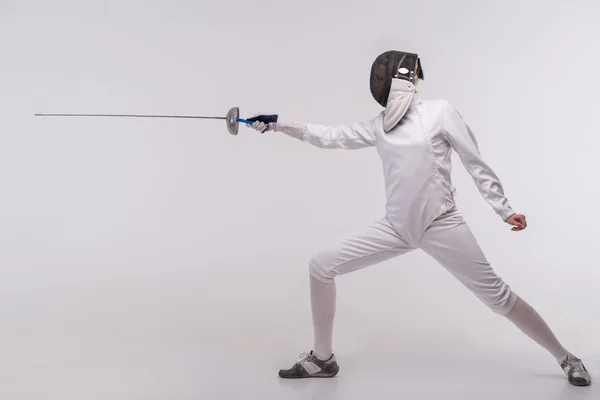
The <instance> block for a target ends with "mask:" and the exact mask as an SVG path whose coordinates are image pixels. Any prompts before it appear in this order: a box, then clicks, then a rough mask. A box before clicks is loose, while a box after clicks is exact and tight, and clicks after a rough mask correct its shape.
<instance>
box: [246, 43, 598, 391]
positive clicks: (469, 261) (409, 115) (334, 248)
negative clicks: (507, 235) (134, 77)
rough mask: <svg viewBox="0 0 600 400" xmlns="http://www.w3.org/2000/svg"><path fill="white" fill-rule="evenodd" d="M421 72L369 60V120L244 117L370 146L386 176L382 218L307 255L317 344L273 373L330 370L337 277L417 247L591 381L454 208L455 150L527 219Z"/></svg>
mask: <svg viewBox="0 0 600 400" xmlns="http://www.w3.org/2000/svg"><path fill="white" fill-rule="evenodd" d="M423 79H424V75H423V69H422V66H421V60H420V58H419V56H418V55H417V54H413V53H406V52H401V51H387V52H385V53H383V54H381V55H379V56H378V57H377V58H376V60H375V61H374V62H373V64H372V67H371V74H370V89H371V94H372V95H373V97H374V98H375V100H376V101H377V102H378V103H379V104H380V105H381V106H382V107H384V110H383V111H382V112H381V113H380V114H379V115H377V116H375V117H374V118H372V119H370V120H367V121H363V122H358V123H353V124H348V125H343V126H338V127H329V126H324V125H317V124H312V123H303V122H287V121H281V120H280V118H279V117H278V116H277V115H256V116H254V117H252V118H249V120H250V121H251V122H253V123H252V125H249V126H251V127H252V128H254V129H255V130H257V131H259V132H266V131H274V132H281V133H283V134H286V135H289V136H291V137H293V138H296V139H298V140H300V141H303V142H307V143H309V144H311V145H314V146H317V147H320V148H323V149H360V148H365V147H376V149H377V152H378V154H379V157H380V158H381V162H382V164H383V172H384V180H385V193H386V205H385V215H384V216H383V218H381V219H380V220H378V221H375V222H373V223H372V224H371V225H369V226H366V227H364V228H363V229H362V230H359V231H358V232H355V233H353V234H351V235H349V236H347V237H344V238H342V239H341V240H339V242H337V243H335V244H333V245H331V246H329V247H326V248H324V249H323V250H322V251H320V252H318V253H317V254H316V255H315V256H314V257H312V259H311V260H310V262H309V271H310V278H309V279H310V296H311V306H312V315H313V324H314V346H313V348H312V350H311V351H309V352H308V353H303V354H302V355H301V356H300V359H299V360H298V361H297V362H296V363H295V364H293V366H292V367H291V368H289V369H282V370H280V371H279V376H280V377H282V378H310V377H333V376H335V375H336V374H337V373H338V371H339V366H338V363H337V361H336V357H335V355H334V353H333V345H332V332H333V324H334V316H335V309H336V283H335V279H336V277H337V276H338V275H343V274H347V273H349V272H353V271H356V270H359V269H362V268H365V267H368V266H371V265H374V264H377V263H380V262H382V261H385V260H389V259H391V258H393V257H397V256H399V255H402V254H405V253H407V252H410V251H412V250H415V249H421V250H423V251H424V252H425V253H427V254H428V255H430V256H431V257H433V258H434V259H435V260H436V261H437V262H438V263H439V264H440V265H442V266H443V267H444V268H446V269H447V270H448V271H449V272H450V273H451V274H452V275H453V276H454V277H456V279H458V280H459V281H460V282H461V283H462V284H463V285H464V286H465V287H466V288H467V289H468V290H470V291H471V292H472V293H473V294H474V295H475V296H476V297H477V298H479V299H480V300H481V301H482V302H483V303H484V304H486V305H487V306H488V307H489V308H490V309H491V310H493V311H494V312H496V313H498V314H499V315H502V316H505V317H506V318H507V319H508V320H510V321H511V322H512V323H514V324H515V325H516V326H517V327H518V328H519V329H520V330H521V331H522V332H523V333H525V334H526V335H527V336H529V337H530V338H531V339H533V340H534V341H535V342H537V343H538V344H539V345H541V346H542V347H543V348H544V349H546V350H547V351H548V352H550V353H551V354H552V355H553V356H554V357H555V358H556V360H557V361H558V364H559V365H560V366H561V368H562V369H563V371H564V372H565V374H566V376H567V377H568V381H569V382H570V383H571V384H573V385H577V386H584V385H589V384H590V383H591V378H590V374H589V372H588V371H587V370H586V368H585V366H584V364H583V363H582V361H581V359H579V358H577V357H575V355H573V354H572V353H570V352H569V351H568V350H567V349H565V348H564V347H563V346H562V344H561V343H560V342H559V341H558V339H557V338H556V336H555V335H554V333H553V332H552V331H551V329H550V328H549V327H548V325H547V324H546V323H545V322H544V320H543V319H542V317H541V316H540V315H539V314H538V313H537V312H536V311H535V310H534V309H533V308H532V307H531V306H530V305H529V304H528V303H527V302H526V301H525V300H523V299H522V298H521V297H519V296H518V295H517V294H516V293H515V292H513V291H512V290H511V288H510V286H509V285H508V284H507V283H506V282H504V280H503V279H502V278H501V277H500V276H499V275H498V274H497V273H496V272H495V271H494V269H493V268H492V267H491V265H490V263H489V262H488V260H487V259H486V257H485V255H484V253H483V252H482V250H481V248H480V246H479V245H478V243H477V241H476V239H475V237H474V236H473V234H472V232H471V230H470V229H469V227H468V226H467V224H466V223H465V221H464V219H463V217H462V215H461V213H460V211H459V210H458V209H457V207H456V205H455V202H454V188H453V187H452V179H451V174H450V172H451V167H452V166H451V153H452V151H455V152H456V153H457V154H458V156H459V157H460V160H461V162H462V164H463V165H464V167H465V168H466V170H467V171H468V173H469V174H470V175H471V177H472V178H473V181H474V182H475V184H476V186H477V188H478V190H479V192H480V193H481V195H482V196H483V198H484V199H485V200H486V201H487V202H488V203H489V204H490V205H491V207H492V208H493V210H494V211H495V213H496V214H497V215H498V216H499V218H500V219H501V220H502V221H503V222H505V223H507V224H509V225H511V226H512V230H513V231H522V230H524V229H526V228H527V220H526V217H525V216H524V215H522V214H518V213H515V212H514V211H513V209H512V208H511V206H510V204H509V201H508V200H507V198H506V196H505V194H504V190H503V187H502V184H501V183H500V180H499V179H498V177H497V176H496V174H495V173H494V172H493V171H492V169H491V168H490V167H489V165H488V164H487V163H486V162H485V161H484V160H483V158H482V156H481V154H480V151H479V148H478V144H477V140H476V138H475V136H474V134H473V132H472V131H471V129H470V128H469V127H468V125H467V124H466V123H465V121H464V120H463V118H462V116H461V115H460V114H459V112H458V111H457V110H456V109H455V108H454V107H453V106H452V105H451V104H450V103H449V102H447V101H444V100H423V99H421V98H420V96H419V95H418V93H417V85H418V84H419V83H420V82H421V81H422V80H423Z"/></svg>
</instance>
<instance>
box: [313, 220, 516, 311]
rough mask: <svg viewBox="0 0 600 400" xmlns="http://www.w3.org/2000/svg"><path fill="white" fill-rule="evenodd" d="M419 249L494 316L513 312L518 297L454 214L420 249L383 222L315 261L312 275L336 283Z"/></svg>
mask: <svg viewBox="0 0 600 400" xmlns="http://www.w3.org/2000/svg"><path fill="white" fill-rule="evenodd" d="M417 248H420V249H422V250H423V251H424V252H425V253H427V254H429V255H430V256H431V257H433V258H434V259H435V260H436V261H437V262H439V263H440V264H441V265H442V266H443V267H444V268H446V269H447V270H448V271H449V272H450V273H451V274H452V275H454V276H455V277H456V278H457V279H458V280H459V281H460V282H461V283H462V284H463V285H464V286H466V287H467V288H468V289H469V290H470V291H471V292H472V293H473V294H474V295H475V296H477V297H478V298H479V299H480V300H481V301H483V303H485V304H486V305H487V306H488V307H490V308H491V309H492V310H493V311H494V312H496V313H498V314H500V315H506V314H507V313H508V312H509V311H510V310H511V309H512V308H513V307H514V305H515V303H516V301H517V295H516V294H515V293H513V292H512V290H511V288H510V287H509V286H508V285H507V284H506V283H505V282H504V281H503V280H502V279H501V278H500V277H499V276H498V275H496V273H495V272H494V270H493V269H492V267H491V266H490V263H489V262H488V261H487V260H486V258H485V255H484V254H483V252H482V251H481V248H480V247H479V245H478V243H477V241H476V239H475V237H474V236H473V234H472V233H471V230H470V229H469V227H468V226H467V224H466V222H465V221H464V219H463V217H462V215H461V214H460V212H459V211H458V210H457V209H456V208H454V209H452V210H450V211H449V212H447V213H445V214H443V215H441V216H440V217H438V218H437V219H436V220H435V221H434V222H433V223H432V224H431V225H430V226H429V227H428V228H427V230H426V231H425V233H424V234H423V236H422V238H421V241H420V242H419V244H418V246H417V245H412V244H410V243H408V242H407V241H406V240H404V239H403V238H402V237H401V236H400V235H399V234H398V233H397V232H396V231H395V230H394V229H393V228H392V224H391V223H390V222H389V220H388V219H387V218H382V219H381V220H379V221H377V222H375V223H373V224H372V225H370V226H367V227H365V228H363V229H362V230H360V231H358V232H356V233H355V234H353V235H350V236H347V237H345V238H343V239H342V240H340V241H339V242H338V243H337V244H335V245H333V246H330V247H329V248H327V249H325V250H324V251H321V252H320V253H318V254H317V255H315V256H314V257H313V258H312V259H311V261H310V274H311V276H312V277H314V278H315V279H317V280H318V281H320V282H323V283H332V282H333V281H334V279H335V277H336V276H337V275H343V274H347V273H349V272H353V271H356V270H359V269H362V268H366V267H368V266H371V265H374V264H378V263H380V262H382V261H386V260H389V259H391V258H393V257H396V256H399V255H402V254H406V253H408V252H410V251H412V250H416V249H417Z"/></svg>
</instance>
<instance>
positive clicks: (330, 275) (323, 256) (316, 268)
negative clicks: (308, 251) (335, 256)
mask: <svg viewBox="0 0 600 400" xmlns="http://www.w3.org/2000/svg"><path fill="white" fill-rule="evenodd" d="M308 270H309V273H310V276H312V277H313V278H315V279H316V280H318V281H320V282H322V283H332V282H333V281H334V279H335V277H336V275H337V274H336V273H335V268H334V267H333V265H332V263H331V261H330V260H329V257H328V256H327V253H326V252H321V253H317V254H315V255H314V256H313V257H311V259H310V261H309V262H308Z"/></svg>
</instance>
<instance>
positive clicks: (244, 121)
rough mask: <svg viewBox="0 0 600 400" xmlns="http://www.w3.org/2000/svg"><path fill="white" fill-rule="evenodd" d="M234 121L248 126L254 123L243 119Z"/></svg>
mask: <svg viewBox="0 0 600 400" xmlns="http://www.w3.org/2000/svg"><path fill="white" fill-rule="evenodd" d="M236 121H237V122H243V123H244V124H249V125H252V124H253V123H254V122H252V121H248V120H247V119H244V118H236Z"/></svg>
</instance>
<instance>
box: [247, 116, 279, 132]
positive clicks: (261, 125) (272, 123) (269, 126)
mask: <svg viewBox="0 0 600 400" xmlns="http://www.w3.org/2000/svg"><path fill="white" fill-rule="evenodd" d="M277 119H278V116H277V115H275V114H264V113H259V114H256V115H254V116H253V117H250V118H248V120H249V121H253V123H252V124H246V126H247V127H249V128H252V129H254V130H255V131H258V132H260V133H265V132H268V131H274V130H275V129H276V127H277Z"/></svg>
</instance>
